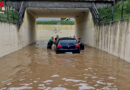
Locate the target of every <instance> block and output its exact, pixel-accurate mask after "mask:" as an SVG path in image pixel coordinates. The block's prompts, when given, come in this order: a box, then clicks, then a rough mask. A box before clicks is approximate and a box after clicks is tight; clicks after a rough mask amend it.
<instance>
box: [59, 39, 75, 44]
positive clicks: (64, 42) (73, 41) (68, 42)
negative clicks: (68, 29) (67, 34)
mask: <svg viewBox="0 0 130 90" xmlns="http://www.w3.org/2000/svg"><path fill="white" fill-rule="evenodd" d="M59 43H60V44H61V45H74V44H77V41H76V40H60V41H59Z"/></svg>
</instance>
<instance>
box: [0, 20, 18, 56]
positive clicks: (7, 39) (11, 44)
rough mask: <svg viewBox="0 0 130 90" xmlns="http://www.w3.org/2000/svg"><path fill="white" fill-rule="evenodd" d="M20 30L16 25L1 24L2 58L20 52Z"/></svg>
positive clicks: (0, 52) (0, 43) (0, 50)
mask: <svg viewBox="0 0 130 90" xmlns="http://www.w3.org/2000/svg"><path fill="white" fill-rule="evenodd" d="M18 48H19V47H18V30H17V27H16V25H14V24H10V23H3V22H1V23H0V57H1V56H4V55H7V54H9V53H11V52H13V51H16V50H18Z"/></svg>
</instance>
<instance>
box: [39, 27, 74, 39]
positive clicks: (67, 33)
mask: <svg viewBox="0 0 130 90" xmlns="http://www.w3.org/2000/svg"><path fill="white" fill-rule="evenodd" d="M56 35H59V37H73V36H74V35H75V25H36V41H47V40H49V39H50V37H52V36H54V37H55V36H56Z"/></svg>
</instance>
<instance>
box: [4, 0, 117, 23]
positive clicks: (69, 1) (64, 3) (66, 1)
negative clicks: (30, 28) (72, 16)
mask: <svg viewBox="0 0 130 90" xmlns="http://www.w3.org/2000/svg"><path fill="white" fill-rule="evenodd" d="M115 1H116V0H6V3H7V5H10V6H12V7H14V8H15V9H16V10H17V11H18V12H19V19H18V25H20V24H21V23H22V22H23V18H24V13H25V10H26V9H27V8H44V9H45V8H51V9H52V8H54V9H55V8H57V9H62V8H68V9H74V8H79V9H86V8H88V9H90V11H91V12H92V14H93V17H94V20H95V19H97V18H98V16H97V14H98V12H97V11H96V8H102V7H104V6H111V5H112V4H114V3H115ZM95 22H96V20H95Z"/></svg>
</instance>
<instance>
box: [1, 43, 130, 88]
mask: <svg viewBox="0 0 130 90" xmlns="http://www.w3.org/2000/svg"><path fill="white" fill-rule="evenodd" d="M0 90H130V63H128V62H126V61H124V60H121V59H119V58H118V57H115V56H112V55H110V54H108V53H106V52H103V51H100V50H98V49H95V48H91V47H86V49H85V50H84V51H81V53H80V54H71V53H67V54H56V53H55V51H54V50H47V49H46V42H37V44H36V45H31V46H27V47H25V48H23V49H21V50H19V51H17V52H14V53H11V54H9V55H7V56H4V57H2V58H0Z"/></svg>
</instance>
